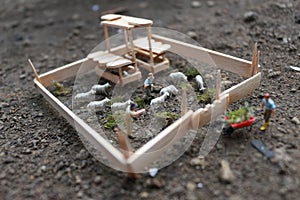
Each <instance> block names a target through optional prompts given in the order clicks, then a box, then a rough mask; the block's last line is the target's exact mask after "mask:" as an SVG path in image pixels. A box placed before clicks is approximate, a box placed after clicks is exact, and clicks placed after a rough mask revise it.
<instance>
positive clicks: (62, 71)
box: [39, 58, 96, 87]
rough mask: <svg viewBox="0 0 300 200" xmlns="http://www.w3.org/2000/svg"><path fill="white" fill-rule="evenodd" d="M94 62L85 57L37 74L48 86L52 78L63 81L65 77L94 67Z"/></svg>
mask: <svg viewBox="0 0 300 200" xmlns="http://www.w3.org/2000/svg"><path fill="white" fill-rule="evenodd" d="M95 66H96V63H95V62H94V61H92V60H89V59H87V58H84V59H81V60H78V61H76V62H73V63H70V64H67V65H65V66H62V67H60V68H56V69H54V70H51V71H49V72H46V73H44V74H41V75H40V76H39V78H40V81H41V83H42V84H43V85H44V86H45V87H48V86H50V85H51V84H52V81H53V80H56V81H58V82H60V81H63V80H65V79H67V78H71V77H74V76H76V75H77V74H83V73H86V72H88V71H91V70H93V69H94V68H95Z"/></svg>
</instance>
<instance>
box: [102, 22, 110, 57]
mask: <svg viewBox="0 0 300 200" xmlns="http://www.w3.org/2000/svg"><path fill="white" fill-rule="evenodd" d="M103 30H104V35H105V43H106V48H107V51H108V52H111V49H110V42H109V36H108V30H107V25H105V24H104V25H103Z"/></svg>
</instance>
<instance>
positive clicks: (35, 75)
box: [28, 59, 41, 82]
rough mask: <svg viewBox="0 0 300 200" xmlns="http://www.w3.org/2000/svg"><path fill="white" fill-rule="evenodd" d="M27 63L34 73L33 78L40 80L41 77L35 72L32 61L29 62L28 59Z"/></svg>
mask: <svg viewBox="0 0 300 200" xmlns="http://www.w3.org/2000/svg"><path fill="white" fill-rule="evenodd" d="M28 63H29V66H30V67H31V70H32V71H33V74H34V77H35V79H36V80H37V81H39V82H41V79H40V77H39V75H38V73H37V72H36V70H35V67H34V65H33V64H32V62H31V60H30V59H28Z"/></svg>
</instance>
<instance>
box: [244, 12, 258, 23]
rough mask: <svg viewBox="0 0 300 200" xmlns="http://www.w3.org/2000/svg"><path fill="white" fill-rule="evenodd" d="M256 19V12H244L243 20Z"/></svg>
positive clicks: (250, 20)
mask: <svg viewBox="0 0 300 200" xmlns="http://www.w3.org/2000/svg"><path fill="white" fill-rule="evenodd" d="M257 19H258V14H257V13H256V12H252V11H248V12H245V14H244V22H253V21H256V20H257Z"/></svg>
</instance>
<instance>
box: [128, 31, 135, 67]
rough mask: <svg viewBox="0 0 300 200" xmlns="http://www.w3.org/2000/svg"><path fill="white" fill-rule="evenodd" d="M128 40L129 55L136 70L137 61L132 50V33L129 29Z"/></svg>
mask: <svg viewBox="0 0 300 200" xmlns="http://www.w3.org/2000/svg"><path fill="white" fill-rule="evenodd" d="M128 33H129V40H130V49H131V56H132V62H133V63H134V67H135V70H137V62H136V55H135V51H134V45H133V35H132V31H131V30H129V31H128Z"/></svg>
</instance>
